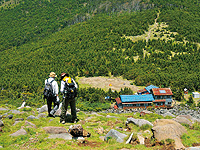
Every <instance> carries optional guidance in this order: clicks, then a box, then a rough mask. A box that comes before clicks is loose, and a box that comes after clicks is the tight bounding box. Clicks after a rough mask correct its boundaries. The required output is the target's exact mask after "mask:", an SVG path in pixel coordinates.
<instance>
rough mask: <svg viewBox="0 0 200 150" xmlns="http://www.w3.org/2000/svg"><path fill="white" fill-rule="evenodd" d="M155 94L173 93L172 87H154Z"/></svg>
mask: <svg viewBox="0 0 200 150" xmlns="http://www.w3.org/2000/svg"><path fill="white" fill-rule="evenodd" d="M152 91H153V94H154V95H173V93H172V91H171V89H170V88H153V89H152Z"/></svg>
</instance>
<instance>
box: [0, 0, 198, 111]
mask: <svg viewBox="0 0 200 150" xmlns="http://www.w3.org/2000/svg"><path fill="white" fill-rule="evenodd" d="M199 5H200V4H199V3H198V1H197V0H186V1H181V2H180V1H179V0H169V1H162V2H161V1H159V0H150V1H149V0H148V1H147V0H142V1H137V2H135V3H132V1H131V0H127V1H124V0H117V1H116V0H109V1H105V0H103V1H100V0H95V1H94V0H90V1H87V0H75V1H74V0H73V1H72V0H70V1H64V0H54V1H52V0H48V1H47V0H42V1H39V0H35V1H28V0H24V1H20V0H19V1H10V3H9V1H0V6H1V7H0V15H1V18H0V34H1V37H0V41H1V42H0V59H1V68H0V73H1V78H0V87H1V91H0V98H1V99H3V101H4V102H3V103H10V102H9V101H10V100H11V101H12V102H13V101H14V100H15V101H16V104H17V105H20V104H21V102H22V101H24V100H25V101H26V102H28V103H29V104H30V105H31V106H34V105H35V106H36V105H38V104H39V103H42V101H43V100H42V96H41V95H42V91H43V87H44V80H45V78H47V77H48V74H49V73H50V72H51V71H54V72H56V74H57V75H60V74H61V73H62V72H68V73H69V74H70V75H71V76H72V77H74V78H75V77H76V76H78V77H82V76H86V77H92V76H110V75H112V76H123V78H126V79H128V80H133V81H134V84H136V85H139V86H145V85H147V84H154V85H157V86H159V87H171V88H172V91H173V93H174V97H175V99H177V100H180V101H182V100H183V93H182V91H183V89H184V88H187V89H189V91H199V90H200V68H199V66H200V55H199V53H200V49H199V43H200V35H199V34H200V21H199V18H200V12H199V11H198V9H199V7H200V6H199ZM158 14H159V15H158ZM155 19H157V23H158V28H157V29H156V35H157V37H156V38H155V39H154V38H149V39H148V41H147V40H146V39H144V38H141V37H140V38H141V39H140V40H134V39H133V40H131V39H129V38H126V37H127V36H132V37H133V38H134V37H137V36H138V35H143V34H145V33H146V32H147V31H148V30H149V27H150V26H151V25H153V24H154V23H155ZM163 24H166V26H163ZM161 27H162V28H161ZM152 37H153V36H152ZM136 58H137V59H136ZM58 80H59V79H58ZM59 84H60V83H59ZM80 90H81V89H80ZM97 91H98V89H97ZM104 96H105V95H100V94H99V95H94V94H93V95H92V94H90V96H87V97H84V98H82V97H81V96H80V97H78V101H79V102H80V104H81V103H82V104H81V105H85V103H86V101H89V102H91V103H93V102H95V103H96V102H97V101H98V102H99V103H102V102H103V98H104ZM115 96H118V95H117V94H116V95H115ZM88 97H89V98H91V99H90V100H88ZM113 98H115V97H113ZM8 99H9V100H8ZM88 107H90V108H93V105H91V106H88ZM102 107H104V106H102ZM90 108H84V110H90ZM97 109H99V108H97Z"/></svg>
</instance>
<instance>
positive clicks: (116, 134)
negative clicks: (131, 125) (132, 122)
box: [104, 129, 127, 143]
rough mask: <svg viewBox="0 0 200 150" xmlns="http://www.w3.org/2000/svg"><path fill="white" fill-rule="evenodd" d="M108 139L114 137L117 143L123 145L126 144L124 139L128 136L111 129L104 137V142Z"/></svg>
mask: <svg viewBox="0 0 200 150" xmlns="http://www.w3.org/2000/svg"><path fill="white" fill-rule="evenodd" d="M108 137H112V138H114V139H116V141H117V142H119V143H122V142H124V138H125V137H127V135H126V134H123V133H120V132H118V131H116V130H114V129H111V130H110V131H109V132H108V133H107V134H106V136H105V137H104V141H107V140H108Z"/></svg>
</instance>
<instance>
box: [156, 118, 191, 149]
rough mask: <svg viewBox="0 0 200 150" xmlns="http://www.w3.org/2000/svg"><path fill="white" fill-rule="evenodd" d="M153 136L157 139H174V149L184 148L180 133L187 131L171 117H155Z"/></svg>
mask: <svg viewBox="0 0 200 150" xmlns="http://www.w3.org/2000/svg"><path fill="white" fill-rule="evenodd" d="M152 132H153V137H154V138H156V139H157V140H158V141H161V140H166V139H174V140H175V148H176V149H181V148H182V149H184V148H185V147H184V146H183V144H182V143H181V139H180V137H181V135H182V134H184V133H187V131H186V129H185V128H184V127H183V126H182V125H181V124H180V123H178V122H176V121H174V120H171V119H160V120H159V119H157V120H156V121H155V122H154V127H153V128H152Z"/></svg>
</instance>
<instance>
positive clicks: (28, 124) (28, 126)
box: [24, 121, 36, 128]
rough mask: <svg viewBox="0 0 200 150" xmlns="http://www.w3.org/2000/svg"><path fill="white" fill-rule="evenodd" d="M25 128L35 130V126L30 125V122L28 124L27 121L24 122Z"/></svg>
mask: <svg viewBox="0 0 200 150" xmlns="http://www.w3.org/2000/svg"><path fill="white" fill-rule="evenodd" d="M24 125H25V126H26V128H36V125H35V124H33V123H31V122H28V121H25V124H24Z"/></svg>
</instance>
